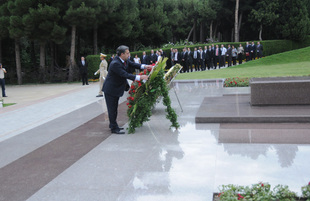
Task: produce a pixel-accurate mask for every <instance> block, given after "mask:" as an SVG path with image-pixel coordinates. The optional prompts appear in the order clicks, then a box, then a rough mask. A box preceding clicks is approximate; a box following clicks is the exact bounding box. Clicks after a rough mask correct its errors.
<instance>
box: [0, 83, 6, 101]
mask: <svg viewBox="0 0 310 201" xmlns="http://www.w3.org/2000/svg"><path fill="white" fill-rule="evenodd" d="M0 85H1V89H2V97H4V96H5V80H4V79H0Z"/></svg>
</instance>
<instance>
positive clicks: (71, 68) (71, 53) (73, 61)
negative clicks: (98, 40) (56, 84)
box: [68, 25, 76, 82]
mask: <svg viewBox="0 0 310 201" xmlns="http://www.w3.org/2000/svg"><path fill="white" fill-rule="evenodd" d="M75 35H76V25H73V26H72V31H71V50H70V58H69V59H70V60H69V76H68V81H69V82H72V81H73V69H74V66H75V60H74V55H75Z"/></svg>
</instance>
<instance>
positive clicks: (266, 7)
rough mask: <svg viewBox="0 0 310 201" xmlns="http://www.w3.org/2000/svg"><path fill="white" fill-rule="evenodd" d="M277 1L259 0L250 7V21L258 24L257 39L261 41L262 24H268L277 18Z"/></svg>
mask: <svg viewBox="0 0 310 201" xmlns="http://www.w3.org/2000/svg"><path fill="white" fill-rule="evenodd" d="M279 3H280V2H279V1H278V0H274V1H269V0H261V1H260V2H259V3H257V4H256V9H252V11H251V18H250V19H249V20H250V21H252V22H254V23H255V24H258V26H259V40H260V41H262V40H263V39H262V32H263V26H270V25H271V24H273V23H274V22H275V21H276V20H277V19H278V18H279V13H278V10H279Z"/></svg>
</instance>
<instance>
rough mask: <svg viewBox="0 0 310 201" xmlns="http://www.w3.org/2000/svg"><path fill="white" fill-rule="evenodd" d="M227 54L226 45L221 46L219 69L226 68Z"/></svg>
mask: <svg viewBox="0 0 310 201" xmlns="http://www.w3.org/2000/svg"><path fill="white" fill-rule="evenodd" d="M226 53H227V49H226V47H225V46H224V45H221V58H220V66H219V68H221V67H225V63H226Z"/></svg>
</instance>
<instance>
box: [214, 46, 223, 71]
mask: <svg viewBox="0 0 310 201" xmlns="http://www.w3.org/2000/svg"><path fill="white" fill-rule="evenodd" d="M221 54H222V51H221V49H220V48H219V45H216V46H215V50H214V69H216V67H217V63H219V69H220V68H221V67H220V57H221Z"/></svg>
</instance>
